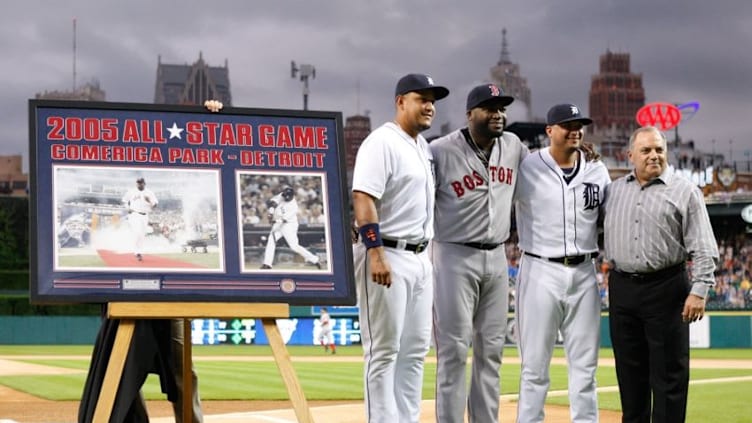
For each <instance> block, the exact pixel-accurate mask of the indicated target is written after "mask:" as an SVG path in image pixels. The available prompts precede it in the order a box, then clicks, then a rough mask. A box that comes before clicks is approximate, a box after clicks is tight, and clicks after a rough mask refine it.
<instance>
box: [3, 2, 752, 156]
mask: <svg viewBox="0 0 752 423" xmlns="http://www.w3.org/2000/svg"><path fill="white" fill-rule="evenodd" d="M73 17H76V18H77V22H78V26H77V30H78V37H77V44H78V52H77V72H78V78H77V81H78V83H79V84H80V83H83V82H86V81H88V80H91V79H92V78H97V79H98V80H99V81H100V83H101V85H102V87H103V88H104V89H105V90H106V91H107V99H108V100H109V101H127V102H147V103H148V102H151V101H152V100H153V96H154V85H155V79H156V67H157V57H158V56H161V60H162V61H163V62H164V63H192V62H194V61H195V60H196V59H197V58H198V54H199V52H201V53H202V54H203V57H204V59H205V60H206V61H207V62H208V63H209V64H210V65H212V66H222V65H224V63H225V60H227V61H228V63H229V69H230V80H231V84H232V92H233V102H234V105H236V106H241V107H268V108H286V109H297V108H301V107H302V85H301V83H300V81H298V80H294V79H292V78H290V74H289V63H290V60H295V61H296V62H298V63H310V64H313V65H314V66H316V69H317V74H316V79H315V80H313V81H311V82H310V87H311V95H310V98H309V105H310V107H311V108H312V109H319V110H334V111H341V112H342V113H343V114H344V116H348V115H352V114H354V113H357V112H363V111H364V110H369V111H371V117H372V119H373V125H374V126H375V125H379V124H380V123H381V122H383V121H386V120H390V119H391V118H392V113H393V109H392V107H393V106H392V101H393V99H392V94H393V89H394V84H395V82H396V80H397V79H398V78H399V76H401V75H402V74H405V73H408V72H413V71H418V72H427V73H430V74H432V75H433V76H434V77H435V79H436V81H437V82H438V83H441V84H443V85H446V86H447V87H449V88H450V90H451V91H452V94H451V95H450V96H449V98H447V99H446V100H442V101H441V102H439V103H438V104H437V106H438V110H439V112H438V116H437V119H436V121H435V125H436V126H438V125H439V124H441V123H444V122H451V124H452V126H459V125H461V124H462V123H463V121H464V101H465V96H466V93H467V91H468V90H469V89H470V87H472V86H473V85H474V84H476V83H479V82H482V81H485V80H488V78H489V68H490V67H491V66H493V65H494V64H495V63H496V61H497V60H498V58H499V50H500V45H501V28H502V27H506V28H507V34H508V40H509V43H510V44H509V48H510V52H511V56H512V59H513V60H514V61H515V62H517V63H519V65H520V67H521V71H522V73H523V75H524V76H525V77H527V79H528V84H529V86H530V88H531V90H532V96H533V112H534V115H536V116H543V115H544V114H545V112H546V110H547V108H548V106H550V105H551V104H554V103H556V102H560V101H572V102H575V103H577V104H579V105H581V106H582V107H583V108H585V109H586V108H587V102H588V90H589V88H590V78H591V76H592V75H593V74H595V73H597V72H598V60H599V56H600V55H601V54H603V53H605V51H606V50H607V49H610V50H612V51H616V52H628V53H630V54H631V65H632V71H633V72H637V73H641V74H642V76H643V83H644V86H645V88H646V96H647V99H648V101H668V102H685V101H692V100H697V101H700V102H701V104H702V106H701V109H700V111H699V112H698V113H697V114H696V115H695V116H694V117H693V118H692V119H691V120H690V121H687V122H684V123H683V124H682V126H681V128H680V132H681V135H682V137H683V138H685V139H695V140H697V141H698V144H699V145H700V146H702V147H703V148H707V149H708V150H709V149H710V148H711V145H712V143H711V140H712V139H716V140H717V143H716V146H720V145H723V146H724V147H723V149H721V148H720V147H719V151H721V150H726V151H727V147H728V140H730V139H733V140H734V143H733V146H734V147H733V148H734V149H735V151H737V152H739V153H743V152H744V151H745V150H749V149H751V148H752V145H750V142H749V141H748V140H747V139H746V133H745V132H746V131H745V129H746V125H745V122H746V120H748V119H749V118H748V115H749V111H750V110H751V109H752V108H751V107H750V98H752V88H750V87H752V83H750V82H751V81H750V79H751V78H752V77H751V76H750V75H752V56H750V55H749V54H747V53H746V52H747V51H748V50H749V45H751V44H752V5H750V3H749V2H745V1H743V0H729V1H723V2H701V1H699V0H686V1H681V2H677V1H673V2H668V1H662V2H656V1H648V0H632V1H629V2H625V1H619V0H605V1H604V0H571V1H568V2H547V1H543V0H530V1H526V2H498V1H493V0H478V1H475V2H471V3H467V2H464V3H463V2H456V1H449V0H439V1H428V0H420V1H411V2H400V1H397V0H372V1H369V2H353V1H348V0H334V1H326V2H296V1H290V0H280V1H276V2H267V3H264V4H263V5H261V4H255V3H253V2H245V1H240V0H228V1H223V2H215V3H207V2H205V1H197V0H189V1H182V2H153V1H147V0H132V1H127V2H98V1H94V0H72V1H66V2H50V1H42V0H29V1H26V2H11V3H9V5H6V6H4V13H3V14H2V15H0V49H1V50H0V51H2V56H1V57H2V58H3V65H4V66H2V67H0V69H2V71H0V72H3V73H4V75H2V81H3V97H2V98H3V101H2V102H0V127H1V128H2V129H3V132H2V134H3V135H2V142H0V154H17V153H19V152H20V153H23V154H26V150H27V144H28V134H27V131H28V130H27V126H28V116H27V105H26V101H27V99H28V98H32V97H33V96H34V94H35V93H36V92H40V91H44V90H53V89H68V88H70V87H71V86H72V83H73V81H72V45H71V44H72V32H71V21H72V19H73ZM358 87H359V89H358ZM515 107H516V106H512V108H511V109H510V114H511V116H512V118H513V119H514V118H515V117H516V116H520V117H521V116H522V114H521V113H520V111H519V110H515ZM430 132H431V131H430V130H429V133H430Z"/></svg>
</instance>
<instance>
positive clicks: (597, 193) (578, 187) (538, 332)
mask: <svg viewBox="0 0 752 423" xmlns="http://www.w3.org/2000/svg"><path fill="white" fill-rule="evenodd" d="M578 162H579V164H578V166H579V168H578V169H577V170H576V172H577V173H576V174H573V175H572V176H571V179H570V181H569V183H567V181H566V179H565V175H564V173H563V171H562V169H561V168H560V166H559V165H558V164H557V163H556V161H555V160H554V158H553V157H552V156H551V153H550V149H549V148H544V149H542V150H539V151H536V152H533V153H531V154H530V155H528V156H527V158H525V160H523V162H522V165H521V166H520V174H519V179H518V180H517V192H516V193H515V198H516V200H515V205H516V209H515V211H516V216H517V231H518V235H519V247H520V249H521V250H523V251H525V252H528V253H532V254H535V255H538V256H540V257H544V258H537V257H533V256H530V255H527V254H526V255H523V256H522V259H521V260H520V267H519V272H518V277H517V296H516V303H517V307H516V311H515V316H516V324H517V329H518V332H517V333H518V339H519V341H518V346H519V351H520V359H521V370H520V396H519V401H518V403H517V421H518V422H542V421H544V403H545V400H546V395H547V393H548V388H549V380H550V379H549V365H550V363H551V356H552V354H553V349H554V343H555V340H556V336H557V333H558V332H561V335H562V337H563V339H564V351H565V353H566V356H567V363H568V367H569V380H568V389H569V401H570V414H571V416H570V417H571V420H572V421H573V422H597V421H598V400H597V394H596V382H595V369H596V368H597V364H598V347H599V342H600V330H599V327H600V320H599V315H600V296H599V293H598V285H597V280H596V277H595V266H594V265H593V260H592V259H590V260H585V261H582V262H580V263H578V264H572V265H565V264H563V263H559V262H553V261H550V260H548V258H560V257H572V256H581V255H584V254H587V253H593V252H596V251H598V215H599V211H600V208H601V206H602V204H603V203H604V200H605V199H604V198H603V195H604V193H605V188H606V186H607V185H608V184H609V182H610V178H609V176H608V170H607V169H606V166H604V165H603V163H602V162H600V161H596V162H587V161H585V154H584V153H582V152H579V157H578Z"/></svg>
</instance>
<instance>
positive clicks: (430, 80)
mask: <svg viewBox="0 0 752 423" xmlns="http://www.w3.org/2000/svg"><path fill="white" fill-rule="evenodd" d="M426 80H427V81H428V85H433V78H431V77H430V76H427V77H426Z"/></svg>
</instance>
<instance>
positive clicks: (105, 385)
mask: <svg viewBox="0 0 752 423" xmlns="http://www.w3.org/2000/svg"><path fill="white" fill-rule="evenodd" d="M135 327H136V321H135V320H131V319H126V320H121V321H120V325H118V329H117V334H116V335H115V343H114V344H113V346H112V354H111V355H110V360H109V362H108V363H107V371H106V372H105V375H104V381H103V382H102V389H101V390H100V391H99V398H98V399H97V406H96V409H95V410H94V419H93V420H92V422H93V423H107V422H109V421H110V416H111V415H112V407H113V406H114V405H115V395H116V394H117V390H118V387H119V386H120V379H121V377H122V375H123V368H124V367H125V359H126V357H127V356H128V349H129V348H130V345H131V339H133V330H134V329H135Z"/></svg>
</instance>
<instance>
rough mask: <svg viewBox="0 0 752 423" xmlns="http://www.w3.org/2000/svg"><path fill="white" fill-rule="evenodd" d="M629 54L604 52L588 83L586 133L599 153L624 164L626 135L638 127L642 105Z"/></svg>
mask: <svg viewBox="0 0 752 423" xmlns="http://www.w3.org/2000/svg"><path fill="white" fill-rule="evenodd" d="M629 61H630V57H629V53H614V52H612V51H610V50H606V54H603V55H601V57H600V71H599V73H598V74H596V75H593V76H592V78H591V83H590V99H589V114H590V117H591V118H592V119H593V124H592V125H591V126H590V127H589V128H588V131H591V133H592V134H593V135H594V136H595V137H596V138H595V140H600V144H601V153H602V154H603V155H604V156H606V157H613V158H615V159H616V160H617V161H618V162H621V161H624V160H625V159H626V157H622V156H624V148H625V147H626V145H627V141H628V139H629V135H630V134H631V133H632V131H634V130H635V129H637V127H638V126H639V124H638V123H637V121H636V119H635V115H636V114H637V111H638V110H639V109H640V108H641V107H642V106H644V105H645V89H644V88H643V87H642V74H637V73H632V72H631V71H630V64H629Z"/></svg>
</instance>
